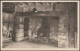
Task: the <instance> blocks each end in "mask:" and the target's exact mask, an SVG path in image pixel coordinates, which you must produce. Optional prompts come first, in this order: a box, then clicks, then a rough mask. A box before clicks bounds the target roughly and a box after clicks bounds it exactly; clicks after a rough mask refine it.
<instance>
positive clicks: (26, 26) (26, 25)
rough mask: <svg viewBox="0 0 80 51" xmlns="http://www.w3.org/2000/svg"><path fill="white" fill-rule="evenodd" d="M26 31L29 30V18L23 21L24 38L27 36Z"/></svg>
mask: <svg viewBox="0 0 80 51" xmlns="http://www.w3.org/2000/svg"><path fill="white" fill-rule="evenodd" d="M28 30H29V18H25V19H24V37H25V36H28Z"/></svg>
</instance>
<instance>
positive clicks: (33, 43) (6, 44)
mask: <svg viewBox="0 0 80 51" xmlns="http://www.w3.org/2000/svg"><path fill="white" fill-rule="evenodd" d="M57 46H58V45H57V41H55V40H53V41H51V40H50V41H49V43H45V42H44V41H42V40H39V39H38V40H37V38H33V39H32V40H29V39H27V38H25V39H24V40H23V41H20V42H13V41H12V40H11V38H9V39H6V38H5V39H4V41H3V48H57Z"/></svg>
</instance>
